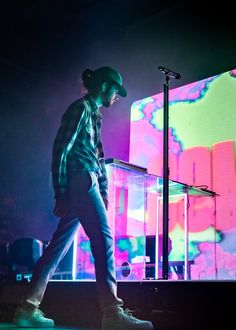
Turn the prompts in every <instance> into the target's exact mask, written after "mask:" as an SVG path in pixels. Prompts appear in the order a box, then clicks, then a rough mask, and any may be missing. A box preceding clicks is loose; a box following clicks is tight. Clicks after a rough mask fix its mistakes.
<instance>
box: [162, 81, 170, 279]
mask: <svg viewBox="0 0 236 330" xmlns="http://www.w3.org/2000/svg"><path fill="white" fill-rule="evenodd" d="M169 79H170V78H169V76H168V75H166V82H165V83H164V115H163V135H164V139H163V141H164V142H163V241H162V244H163V247H162V251H163V259H162V262H163V263H162V277H163V279H168V273H169V260H168V238H169Z"/></svg>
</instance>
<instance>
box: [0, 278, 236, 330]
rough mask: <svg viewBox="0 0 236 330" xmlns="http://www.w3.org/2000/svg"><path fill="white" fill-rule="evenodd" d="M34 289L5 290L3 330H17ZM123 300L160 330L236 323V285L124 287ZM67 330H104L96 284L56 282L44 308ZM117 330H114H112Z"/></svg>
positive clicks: (15, 286)
mask: <svg viewBox="0 0 236 330" xmlns="http://www.w3.org/2000/svg"><path fill="white" fill-rule="evenodd" d="M27 286H28V283H8V284H5V285H3V286H1V288H0V311H1V313H0V316H1V317H0V322H2V323H1V326H0V330H2V329H4V326H5V329H6V330H9V329H11V328H12V329H16V328H14V327H12V325H11V321H12V317H13V313H14V310H15V308H16V306H17V304H18V303H19V301H20V300H21V297H22V296H23V295H24V294H25V292H26V290H27ZM117 289H118V296H119V297H120V298H122V299H123V301H124V308H129V309H130V310H131V311H132V314H133V315H134V316H135V317H138V318H140V319H145V320H150V321H152V322H153V324H154V329H155V330H179V329H181V330H183V329H186V330H195V329H198V330H199V329H200V330H202V329H207V330H210V329H215V328H225V327H226V324H230V323H231V324H234V323H235V311H234V309H233V306H234V305H233V304H232V303H231V302H232V301H234V299H235V297H236V282H235V281H192V280H191V281H180V280H178V281H173V280H172V281H169V280H167V281H164V280H160V281H155V280H149V281H141V282H135V281H129V282H128V281H118V288H117ZM40 308H41V309H42V311H43V312H44V313H45V314H46V316H47V317H49V318H52V319H54V320H55V324H56V325H58V327H57V329H61V330H72V329H77V330H82V329H83V330H84V329H90V330H91V329H93V330H99V329H100V325H101V312H100V309H99V304H98V298H97V292H96V282H95V281H91V282H88V281H86V282H82V281H55V280H53V281H50V282H49V284H48V287H47V290H46V293H45V296H44V300H43V302H42V304H41V307H40ZM111 330H112V329H111Z"/></svg>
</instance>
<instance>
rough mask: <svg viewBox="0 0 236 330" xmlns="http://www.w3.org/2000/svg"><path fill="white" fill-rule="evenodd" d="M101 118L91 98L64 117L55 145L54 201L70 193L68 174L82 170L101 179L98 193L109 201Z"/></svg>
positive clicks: (77, 102) (53, 154) (80, 103)
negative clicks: (68, 191)
mask: <svg viewBox="0 0 236 330" xmlns="http://www.w3.org/2000/svg"><path fill="white" fill-rule="evenodd" d="M101 122H102V114H101V112H100V111H99V108H98V107H97V105H96V103H95V101H94V100H93V99H91V98H90V97H89V96H88V95H85V96H84V97H83V98H81V99H79V100H77V101H75V102H73V103H72V104H71V105H70V106H69V108H68V109H67V110H66V112H65V113H64V115H63V116H62V120H61V125H60V127H59V129H58V132H57V135H56V138H55V140H54V143H53V151H52V168H51V173H52V183H53V188H54V191H55V198H57V197H58V196H61V195H64V194H65V193H66V191H67V183H68V173H69V172H70V171H77V170H79V169H82V170H88V171H94V172H96V173H97V175H98V183H99V190H100V193H101V195H102V197H107V194H108V180H107V172H106V167H105V159H104V152H103V146H102V141H101V138H100V133H101Z"/></svg>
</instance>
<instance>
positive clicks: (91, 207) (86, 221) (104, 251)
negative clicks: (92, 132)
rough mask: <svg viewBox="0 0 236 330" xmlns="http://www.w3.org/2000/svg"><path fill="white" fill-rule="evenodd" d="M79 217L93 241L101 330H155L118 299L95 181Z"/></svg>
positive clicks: (106, 227)
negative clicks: (128, 310)
mask: <svg viewBox="0 0 236 330" xmlns="http://www.w3.org/2000/svg"><path fill="white" fill-rule="evenodd" d="M92 175H93V173H92ZM78 216H79V219H80V223H81V225H82V226H83V228H84V230H85V232H86V234H87V236H88V237H89V239H90V245H91V250H92V253H93V257H94V262H95V272H96V283H97V290H98V298H99V303H100V307H101V310H102V311H103V313H104V314H103V320H102V330H128V329H129V330H132V329H134V330H135V329H143V330H144V329H145V330H151V329H153V325H152V323H151V322H149V321H143V320H138V319H137V318H135V317H133V316H132V315H130V313H126V311H124V310H123V309H122V308H121V306H122V305H123V301H122V300H121V299H119V298H118V297H117V283H116V279H115V267H114V253H113V238H112V234H111V230H110V226H109V224H108V219H107V212H106V209H105V206H104V203H103V200H102V198H101V196H100V193H99V189H98V185H97V183H96V178H95V180H94V178H93V185H92V187H91V189H90V190H89V191H88V194H86V196H85V197H84V199H83V207H82V208H80V212H79V214H78Z"/></svg>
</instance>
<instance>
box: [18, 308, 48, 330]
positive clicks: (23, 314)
mask: <svg viewBox="0 0 236 330" xmlns="http://www.w3.org/2000/svg"><path fill="white" fill-rule="evenodd" d="M13 323H14V324H15V325H17V326H18V327H23V328H53V327H54V321H53V320H51V319H47V318H46V317H45V316H44V313H43V312H42V311H41V310H40V309H38V308H33V309H31V310H30V309H29V310H28V309H24V308H23V307H18V308H17V309H16V312H15V315H14V318H13Z"/></svg>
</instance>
